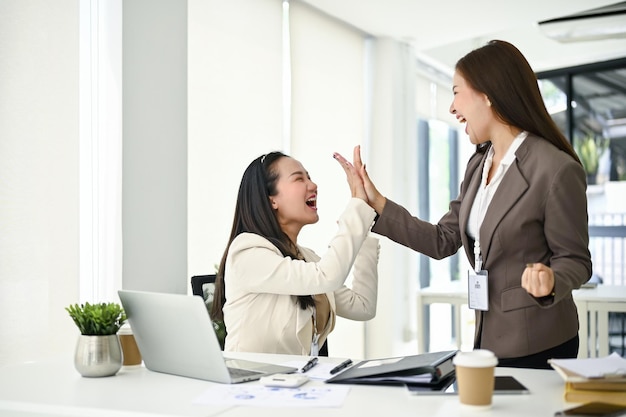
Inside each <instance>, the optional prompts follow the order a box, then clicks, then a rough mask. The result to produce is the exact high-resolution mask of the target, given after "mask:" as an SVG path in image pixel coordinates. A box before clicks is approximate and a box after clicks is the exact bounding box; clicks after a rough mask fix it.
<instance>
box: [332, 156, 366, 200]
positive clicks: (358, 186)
mask: <svg viewBox="0 0 626 417" xmlns="http://www.w3.org/2000/svg"><path fill="white" fill-rule="evenodd" d="M333 158H335V159H336V160H337V162H339V165H341V167H342V168H343V170H344V171H345V173H346V178H347V180H348V185H349V186H350V191H351V192H352V197H356V198H360V199H361V200H363V201H365V202H366V203H367V202H368V201H367V194H366V193H365V187H364V185H363V179H362V178H361V176H360V175H359V172H358V171H357V169H356V168H355V167H354V165H352V164H351V163H350V162H349V161H348V160H346V159H345V158H344V157H343V156H341V155H339V154H338V153H337V152H335V153H333Z"/></svg>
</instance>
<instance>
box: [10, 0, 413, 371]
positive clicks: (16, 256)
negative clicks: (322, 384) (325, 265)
mask: <svg viewBox="0 0 626 417" xmlns="http://www.w3.org/2000/svg"><path fill="white" fill-rule="evenodd" d="M183 4H184V2H180V1H174V0H159V1H148V0H125V1H124V3H123V6H124V33H123V36H124V38H123V47H124V62H123V65H124V67H123V68H124V69H123V77H124V80H123V87H124V91H123V106H124V122H123V123H124V124H123V126H124V127H123V134H124V166H123V175H124V180H123V187H124V195H123V197H124V199H123V210H124V212H123V217H124V220H123V222H124V224H123V226H124V228H123V233H124V270H123V274H124V276H123V285H124V287H125V288H139V289H149V290H159V291H170V292H186V291H189V277H190V276H191V275H194V274H202V273H210V272H213V268H214V264H215V263H217V262H219V260H220V257H221V255H222V251H223V249H224V245H225V243H226V240H227V238H228V234H229V231H230V226H231V221H232V214H233V210H234V204H235V196H236V193H237V188H238V185H239V181H240V178H241V174H242V172H243V170H244V168H245V167H246V166H247V164H248V163H249V162H250V161H251V160H252V159H253V158H255V157H256V156H258V155H259V154H262V153H265V152H268V151H271V150H276V149H283V150H285V151H287V152H288V153H290V154H292V155H293V156H294V157H296V158H298V159H300V160H301V161H302V162H303V163H304V164H305V166H306V167H307V169H309V170H310V171H311V173H312V175H313V178H314V179H315V181H316V182H317V183H318V185H319V186H320V216H321V218H322V219H321V220H320V224H318V225H315V226H310V227H309V228H307V229H310V231H309V230H307V229H305V231H304V232H303V235H302V242H301V243H302V244H305V245H307V246H310V247H312V248H313V249H315V250H316V251H318V252H319V253H320V254H321V253H323V252H324V250H325V245H326V243H327V242H328V240H329V239H330V237H331V235H332V233H334V230H335V227H336V225H335V220H336V217H337V216H338V214H339V213H340V212H341V210H343V207H344V206H345V204H346V202H347V199H348V187H347V186H346V184H345V176H344V174H343V173H342V171H341V169H340V168H339V167H338V166H336V162H335V161H334V160H333V159H332V157H331V155H332V152H333V151H340V152H342V153H344V154H345V155H346V156H349V157H350V156H351V151H352V147H353V146H354V145H356V144H359V143H360V144H362V145H363V146H364V149H363V151H364V155H365V158H366V162H367V163H368V166H369V170H370V173H371V174H372V176H373V178H374V179H375V180H376V182H377V185H379V187H380V189H381V190H382V191H383V192H384V193H385V194H387V195H388V196H389V197H390V198H392V199H394V200H395V201H398V202H400V203H402V204H405V205H406V206H407V207H408V208H409V209H414V208H415V207H416V203H417V201H416V192H417V190H416V187H415V183H416V177H415V167H414V164H413V158H414V154H415V151H414V137H415V131H414V130H415V110H414V106H415V98H414V97H413V93H412V91H413V87H414V81H413V75H414V74H413V69H412V67H413V61H412V56H411V54H410V51H409V50H408V49H407V47H406V45H403V44H402V43H397V42H395V41H392V40H385V39H381V40H376V39H372V38H370V37H369V36H368V35H367V34H363V33H360V32H358V31H356V30H355V29H354V28H351V27H349V26H346V25H343V24H342V23H341V22H338V21H336V20H333V19H327V18H326V17H325V16H323V15H320V14H318V13H316V12H315V11H314V10H312V9H310V8H308V7H306V6H303V5H301V4H298V5H296V4H297V3H296V2H292V6H294V18H293V20H292V22H291V24H292V25H294V24H296V27H292V34H293V35H294V45H296V46H297V48H298V49H297V50H292V51H291V52H292V55H293V56H292V59H293V60H294V66H293V68H294V73H293V76H294V80H293V86H294V88H293V104H294V106H293V109H294V113H293V114H292V113H289V112H286V111H285V109H284V104H285V102H284V101H283V100H284V99H285V96H284V95H283V93H284V92H285V90H284V87H285V84H283V77H282V75H283V73H282V71H283V69H282V66H281V62H282V51H283V49H282V33H281V32H282V28H281V20H282V4H281V1H280V0H237V1H236V2H235V1H233V2H218V1H214V0H189V1H188V9H186V7H185V6H182V5H183ZM185 14H186V17H185ZM78 16H79V10H78V2H76V1H75V0H72V1H69V0H68V1H56V2H54V5H51V4H50V2H48V1H46V0H41V1H36V0H30V1H24V0H3V1H2V2H0V46H1V47H0V71H1V73H0V92H1V94H0V138H1V140H0V297H1V302H0V313H2V314H3V317H8V318H9V319H8V320H3V321H2V324H0V364H1V363H9V362H16V361H21V360H26V359H37V358H39V357H42V356H46V355H52V354H55V353H60V352H62V353H64V354H67V353H68V352H72V351H73V347H74V344H75V340H76V337H75V335H76V334H77V329H76V328H75V326H74V325H73V323H72V322H71V319H70V318H69V316H68V315H67V313H66V312H65V311H64V307H65V306H67V305H68V304H70V303H73V302H77V301H78V297H79V291H78V288H79V276H78V265H79V258H78V251H79V239H78V236H79V231H78V179H79V178H78V155H79V141H78V116H79V106H78V96H79V94H78V79H79V78H78V67H79V65H78V62H79V59H78V58H79V57H78V43H79V42H78V40H79V38H78V33H79V30H78ZM185 38H186V39H185ZM185 40H186V45H188V54H187V53H186V52H187V51H186V46H185ZM307 52H308V53H307ZM289 86H291V84H290V85H289ZM285 117H289V120H288V121H289V122H290V123H291V124H292V128H291V130H290V131H289V132H287V135H286V136H285V135H284V134H283V133H284V132H283V130H282V127H283V125H284V122H285V119H284V118H285ZM286 148H289V149H286ZM381 245H382V250H381V261H380V266H379V274H380V287H379V288H380V295H379V306H378V316H377V318H376V319H374V320H373V321H371V322H368V323H366V324H365V325H363V324H362V323H348V322H340V323H339V325H338V328H337V330H336V332H334V334H333V335H331V338H330V343H331V345H330V346H331V354H335V355H339V356H350V357H356V358H358V357H361V356H367V357H375V356H378V357H381V356H390V355H392V354H396V353H398V354H399V353H400V352H399V351H398V349H403V348H405V346H403V343H408V344H407V346H408V348H409V352H413V351H414V344H413V341H412V338H413V336H414V335H413V333H414V329H412V327H411V326H412V324H410V322H411V321H412V320H414V319H413V318H414V314H413V312H412V311H411V304H412V298H413V283H414V282H415V276H416V275H415V269H416V267H417V261H416V255H415V254H414V253H413V252H412V251H410V250H408V249H406V248H402V247H400V246H398V245H396V244H393V243H391V242H390V241H388V240H386V239H385V238H381ZM187 248H189V250H187ZM23 306H28V307H27V308H23ZM18 307H19V308H18ZM42 318H43V319H42Z"/></svg>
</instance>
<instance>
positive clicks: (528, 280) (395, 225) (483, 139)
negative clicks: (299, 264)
mask: <svg viewBox="0 0 626 417" xmlns="http://www.w3.org/2000/svg"><path fill="white" fill-rule="evenodd" d="M453 84H454V85H453V93H454V100H453V102H452V105H451V106H450V112H451V113H452V114H454V115H455V116H456V118H457V120H458V121H459V122H461V123H464V124H465V126H466V127H465V132H466V134H467V135H469V139H470V141H471V142H472V143H473V144H475V145H476V153H475V154H474V155H472V157H471V158H470V160H469V162H468V164H467V169H466V172H465V176H464V179H463V183H462V185H461V190H460V193H459V195H458V197H457V198H456V199H455V200H453V201H451V202H450V210H449V211H448V212H447V213H446V214H445V215H444V216H443V217H442V218H441V219H440V220H439V222H438V223H437V224H431V223H429V222H426V221H423V220H420V219H418V218H416V217H413V216H412V215H411V214H410V213H409V212H408V211H407V210H406V209H404V208H403V207H401V206H399V205H398V204H396V203H394V202H393V201H391V200H389V199H387V198H385V197H384V196H382V194H381V193H380V192H379V191H378V190H377V189H376V187H375V186H374V184H373V183H372V181H371V180H370V178H369V177H368V175H367V172H366V170H365V167H364V166H363V164H362V163H361V158H360V149H359V147H358V146H357V147H356V148H355V151H354V165H355V167H356V168H357V169H358V170H359V172H360V174H361V177H362V178H363V181H364V184H365V188H366V191H367V194H368V200H369V204H370V205H371V206H372V207H373V208H374V209H375V210H376V212H377V214H378V218H377V220H376V223H375V225H374V227H373V229H372V231H373V232H376V233H379V234H381V235H384V236H387V237H389V238H390V239H392V240H394V241H395V242H398V243H400V244H402V245H405V246H407V247H410V248H412V249H414V250H416V251H418V252H421V253H423V254H425V255H428V256H430V257H432V258H435V259H441V258H445V257H447V256H450V255H453V254H455V253H456V252H457V251H458V249H459V248H460V247H461V246H463V247H464V249H465V253H466V255H467V257H468V259H469V261H470V263H471V265H472V266H473V267H474V269H475V271H482V272H475V271H470V272H469V273H468V276H469V279H473V278H476V276H479V275H481V274H482V275H483V277H485V276H486V277H485V278H484V279H485V281H481V282H484V283H485V284H486V285H485V286H486V287H487V291H486V292H485V293H482V292H479V293H478V295H476V294H475V295H474V297H475V299H474V300H472V298H471V297H470V304H472V302H473V304H474V305H475V306H476V305H477V306H478V308H477V309H476V310H475V311H476V333H475V339H474V347H475V348H483V349H489V350H492V351H493V352H495V354H496V355H497V356H498V358H499V366H513V367H526V368H549V364H548V362H547V361H548V359H550V358H575V357H576V356H577V354H578V343H579V341H578V314H577V310H576V305H575V304H574V301H573V298H572V290H573V289H576V288H579V287H580V286H581V285H582V284H583V283H585V282H586V281H587V280H588V279H589V277H591V255H590V253H589V250H588V245H589V233H588V219H587V197H586V177H585V172H584V170H583V168H582V165H581V163H580V160H579V159H578V157H577V155H576V153H575V152H574V150H573V148H572V146H571V145H570V143H569V142H568V141H567V139H566V138H565V137H564V136H563V134H562V133H561V132H560V131H559V129H558V127H557V126H556V125H555V123H554V122H553V120H552V118H551V117H550V115H549V114H548V112H547V110H546V108H545V105H544V103H543V99H542V97H541V94H540V92H539V88H538V85H537V79H536V76H535V74H534V72H533V71H532V69H531V67H530V65H529V64H528V62H527V61H526V59H525V58H524V56H523V55H522V54H521V53H520V51H519V50H518V49H517V48H515V47H514V46H513V45H511V44H509V43H507V42H503V41H491V42H489V43H488V44H487V45H485V46H483V47H481V48H479V49H476V50H474V51H472V52H470V53H469V54H467V55H466V56H465V57H463V58H461V59H460V60H459V61H458V62H457V64H456V68H455V74H454V78H453ZM484 271H486V272H484ZM477 279H478V278H477ZM470 282H473V281H470ZM477 285H478V281H477ZM471 290H473V289H471ZM470 292H472V291H470ZM483 295H484V298H482V299H481V297H482V296H483Z"/></svg>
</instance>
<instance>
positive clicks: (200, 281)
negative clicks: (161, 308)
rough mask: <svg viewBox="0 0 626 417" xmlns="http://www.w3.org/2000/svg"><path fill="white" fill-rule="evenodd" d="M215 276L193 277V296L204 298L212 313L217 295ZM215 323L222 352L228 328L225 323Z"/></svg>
mask: <svg viewBox="0 0 626 417" xmlns="http://www.w3.org/2000/svg"><path fill="white" fill-rule="evenodd" d="M215 277H216V275H215V274H211V275H194V276H192V277H191V292H192V293H193V295H197V296H199V297H202V299H203V300H204V304H205V305H206V308H207V311H208V312H209V313H210V312H211V304H213V295H214V294H215ZM212 321H213V328H214V329H215V334H216V335H217V339H218V340H219V342H220V346H221V347H222V350H224V342H225V340H226V327H225V326H224V322H222V321H218V320H212Z"/></svg>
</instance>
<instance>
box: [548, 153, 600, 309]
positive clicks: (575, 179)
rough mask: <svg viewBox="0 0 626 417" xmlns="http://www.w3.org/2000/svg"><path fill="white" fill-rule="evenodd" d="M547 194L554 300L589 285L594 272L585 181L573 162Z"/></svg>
mask: <svg viewBox="0 0 626 417" xmlns="http://www.w3.org/2000/svg"><path fill="white" fill-rule="evenodd" d="M552 184H553V185H552V187H551V190H550V192H549V193H548V195H547V197H546V198H547V200H546V209H545V216H546V217H545V225H544V233H545V238H546V241H547V244H548V247H549V248H550V251H551V252H552V257H551V258H550V267H551V268H552V270H553V271H554V280H555V301H559V300H560V299H562V298H564V297H566V296H569V293H570V292H571V290H572V289H576V288H579V287H580V286H581V285H582V284H584V283H585V282H587V280H588V279H589V277H590V276H591V273H592V267H591V255H590V253H589V228H588V219H587V198H586V191H585V190H586V178H585V173H584V171H583V170H582V168H581V167H580V165H579V164H578V163H577V162H575V161H573V160H572V161H571V162H568V163H567V164H564V165H563V166H562V168H561V169H560V170H559V171H558V173H557V175H556V176H555V179H554V181H553V183H552Z"/></svg>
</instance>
